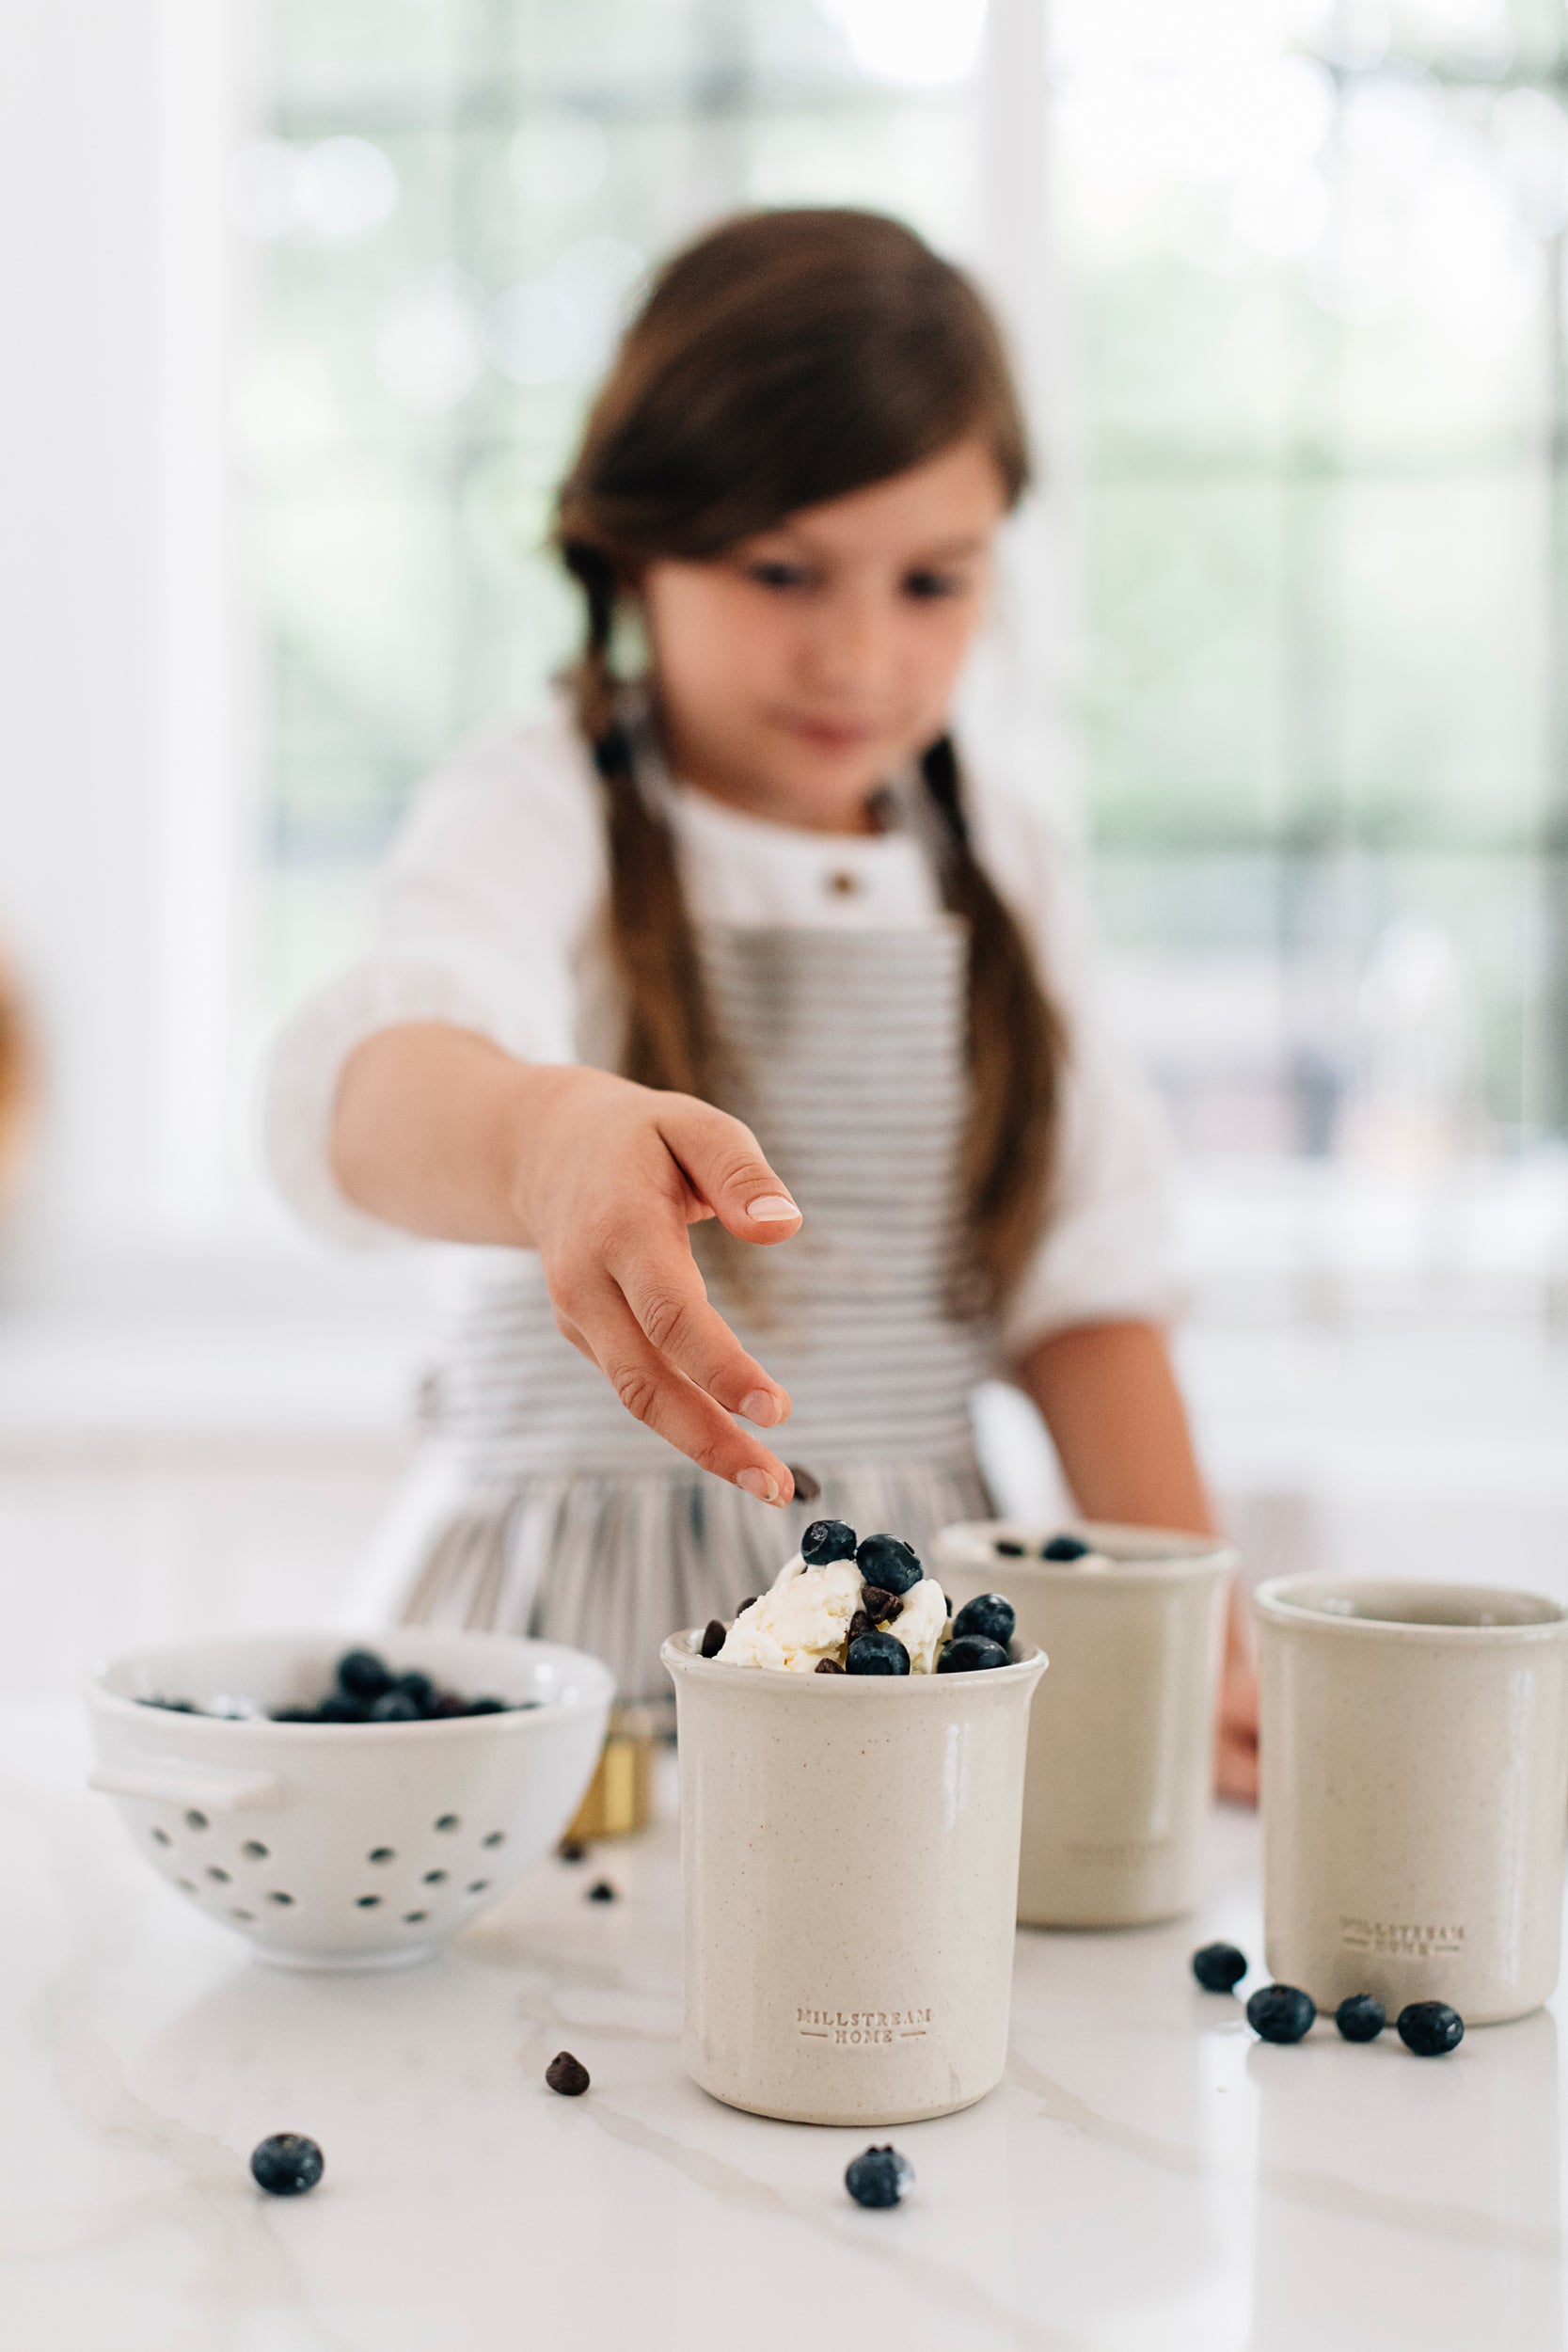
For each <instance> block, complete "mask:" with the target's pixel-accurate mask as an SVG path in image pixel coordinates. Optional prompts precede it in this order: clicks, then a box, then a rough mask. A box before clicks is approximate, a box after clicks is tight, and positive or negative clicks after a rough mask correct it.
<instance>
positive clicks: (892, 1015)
mask: <svg viewBox="0 0 1568 2352" xmlns="http://www.w3.org/2000/svg"><path fill="white" fill-rule="evenodd" d="M1028 465H1029V461H1028V453H1027V449H1026V443H1025V434H1024V428H1023V424H1022V418H1021V415H1020V410H1019V405H1018V400H1017V397H1016V394H1015V391H1014V389H1013V387H1012V384H1011V382H1010V381H1009V377H1008V372H1007V367H1006V359H1005V358H1004V355H1003V352H1002V348H1001V344H1000V342H999V339H998V336H997V333H996V329H995V327H994V326H993V324H992V322H991V320H990V316H989V314H988V312H987V311H986V310H985V308H984V306H983V304H982V303H981V301H980V299H979V297H978V295H977V294H975V292H974V288H973V287H972V286H971V284H970V283H969V281H968V280H967V279H966V278H964V277H963V276H962V275H961V274H960V273H959V272H958V271H957V270H956V269H954V268H952V267H951V266H950V265H949V264H947V263H946V262H942V261H941V260H939V259H938V257H937V256H936V255H935V254H933V253H932V252H931V251H930V250H929V249H928V248H927V246H925V245H923V244H922V243H921V242H920V240H919V239H918V238H917V237H915V236H914V235H912V234H911V232H910V231H909V230H906V229H904V228H901V227H899V226H898V225H896V224H895V222H893V221H891V220H886V219H882V218H879V217H877V216H876V215H869V214H863V213H855V212H847V211H800V212H777V213H767V214H759V215H750V216H747V217H743V218H740V219H737V220H735V221H732V222H730V223H729V224H728V225H726V226H724V227H722V228H721V229H719V230H715V231H714V232H712V233H711V234H709V235H707V236H705V237H704V238H702V239H701V240H700V241H699V242H698V243H697V244H695V245H694V246H691V247H690V248H689V250H687V251H686V252H684V253H682V254H680V255H678V256H677V257H676V259H675V260H673V262H670V263H669V264H668V265H667V266H666V268H665V269H664V270H663V271H662V272H661V273H660V275H659V277H658V278H657V281H656V283H655V285H654V287H653V290H652V292H651V294H649V296H648V298H647V301H646V303H645V304H644V306H643V309H642V310H641V315H640V316H639V317H638V318H637V319H636V320H635V322H634V323H633V325H632V326H631V327H630V328H629V329H628V331H627V333H626V337H625V340H624V342H623V343H622V346H621V349H620V352H619V355H618V357H617V358H616V361H615V364H614V366H613V368H612V370H611V372H610V377H609V380H608V382H607V383H606V384H605V386H604V388H603V389H602V390H601V392H600V394H599V397H598V399H597V401H596V403H595V405H594V409H593V411H592V414H591V415H590V418H589V421H588V425H587V430H586V433H585V435H584V437H583V442H582V446H581V449H580V451H579V453H578V458H577V462H576V463H575V465H574V466H573V468H572V470H571V472H570V474H569V475H568V476H567V479H566V481H565V483H564V485H563V486H562V490H561V494H560V500H559V504H558V509H557V517H556V540H557V545H558V547H559V549H560V552H561V554H562V558H563V559H564V562H565V564H566V565H567V567H568V569H569V570H570V572H571V574H572V576H573V578H574V579H575V580H576V581H577V583H578V587H579V588H580V590H581V592H582V595H583V598H584V603H585V607H586V620H587V629H586V640H585V644H584V649H583V653H582V657H581V660H579V662H578V666H577V668H576V670H575V672H574V673H573V675H572V677H571V679H570V684H569V691H568V692H567V693H566V694H565V696H564V697H563V699H562V702H561V704H560V706H559V707H557V708H556V710H555V711H554V712H553V713H552V715H551V716H550V717H548V718H547V719H546V720H545V721H543V722H542V723H539V724H537V725H534V726H531V727H527V728H509V729H503V730H502V731H500V732H499V733H498V734H495V735H492V736H491V737H489V738H488V739H484V740H482V741H480V742H478V743H476V744H474V745H472V746H470V747H469V748H468V749H467V750H466V751H464V752H462V753H460V754H459V755H457V757H456V758H455V759H454V760H453V761H452V762H451V765H450V766H449V767H448V768H447V769H446V770H445V771H442V772H441V773H440V774H439V775H437V777H436V779H435V781H434V782H433V783H432V784H431V785H429V786H428V787H427V788H426V789H425V791H424V793H423V795H422V796H421V798H420V800H419V801H418V803H416V805H415V808H414V812H413V814H412V816H411V818H410V819H409V821H408V823H407V825H406V826H405V828H404V834H403V835H402V838H401V840H400V842H399V844H398V846H397V848H396V850H395V851H394V853H393V857H392V861H391V866H390V871H389V874H388V880H387V883H386V888H385V893H384V898H383V903H382V914H381V923H380V932H379V938H378V941H377V944H376V946H375V948H374V950H373V952H372V954H371V956H370V957H369V958H368V959H367V960H366V961H364V962H363V963H362V964H360V965H359V966H358V967H357V968H356V970H354V971H352V972H351V973H349V974H348V975H347V976H346V977H342V978H341V979H340V980H338V981H337V982H336V983H335V984H333V985H332V986H329V987H327V988H326V989H325V990H323V991H322V992H321V993H319V994H318V995H317V996H315V997H314V998H313V999H312V1000H311V1002H310V1003H309V1004H308V1005H307V1006H306V1007H305V1009H304V1010H303V1011H302V1012H301V1013H300V1014H299V1015H298V1016H297V1017H296V1019H295V1020H294V1022H293V1025H292V1026H291V1027H290V1029H289V1030H288V1031H287V1032H286V1033H285V1036H284V1038H283V1040H282V1041H281V1043H280V1045H279V1047H278V1050H277V1058H276V1063H275V1066H274V1071H273V1075H272V1085H271V1091H270V1100H269V1108H268V1138H269V1151H270V1156H271V1161H272V1165H273V1168H274V1170H275V1172H276V1175H277V1181H278V1182H279V1184H281V1186H282V1188H283V1190H284V1192H285V1193H286V1194H287V1195H288V1197H289V1198H290V1200H292V1201H293V1204H294V1206H295V1207H296V1209H297V1210H298V1211H299V1212H300V1214H301V1215H302V1216H305V1217H306V1218H307V1219H308V1220H309V1221H310V1222H312V1223H313V1224H314V1225H316V1226H317V1227H318V1228H319V1229H321V1230H323V1231H325V1232H328V1233H334V1234H338V1235H341V1237H342V1238H344V1239H345V1240H372V1239H376V1238H385V1237H386V1236H387V1235H388V1230H389V1229H393V1228H398V1229H402V1230H403V1231H404V1232H411V1233H417V1234H424V1235H428V1236H434V1237H436V1238H438V1239H440V1240H443V1241H447V1242H454V1243H462V1244H465V1245H467V1247H466V1248H464V1249H463V1250H462V1251H461V1252H460V1253H453V1254H454V1258H455V1261H456V1263H455V1271H454V1279H453V1281H452V1283H451V1291H450V1295H449V1298H448V1302H447V1318H446V1331H445V1342H444V1349H443V1354H442V1359H441V1364H440V1371H439V1375H438V1382H437V1390H438V1421H439V1428H438V1433H437V1435H436V1438H435V1439H434V1440H433V1444H432V1448H431V1452H430V1457H429V1461H428V1463H427V1467H426V1470H425V1472H424V1474H423V1475H422V1477H421V1479H420V1482H419V1485H418V1488H417V1491H416V1493H415V1495H414V1496H413V1497H412V1498H410V1499H409V1501H408V1502H407V1503H406V1505H405V1507H404V1510H403V1512H402V1514H401V1515H400V1518H399V1522H398V1533H397V1536H396V1540H395V1543H394V1548H393V1549H394V1555H395V1556H394V1560H393V1565H392V1569H391V1575H392V1583H393V1587H394V1589H393V1591H392V1593H391V1596H390V1597H391V1606H392V1611H393V1613H395V1614H396V1615H398V1616H401V1617H403V1618H404V1619H417V1620H422V1621H433V1622H441V1623H451V1624H467V1625H494V1626H499V1627H504V1628H510V1629H516V1630H519V1631H520V1630H523V1629H527V1628H531V1629H534V1630H535V1631H537V1632H540V1633H543V1634H546V1635H548V1636H551V1637H554V1638H556V1639H559V1640H562V1641H566V1642H571V1643H576V1644H578V1645H582V1646H584V1647H586V1648H589V1649H592V1650H595V1651H597V1652H598V1653H600V1654H601V1655H602V1656H603V1657H605V1658H606V1659H608V1660H609V1661H610V1664H611V1665H612V1667H613V1668H614V1671H615V1673H616V1676H617V1678H618V1681H619V1684H620V1689H621V1693H622V1696H623V1698H624V1699H626V1700H632V1701H647V1702H650V1703H652V1702H655V1701H657V1700H659V1699H660V1698H661V1697H662V1696H663V1692H662V1676H661V1672H660V1668H659V1665H658V1655H657V1653H658V1645H659V1642H660V1640H661V1639H662V1638H663V1636H664V1635H665V1634H666V1633H667V1632H668V1631H669V1630H670V1629H672V1628H673V1627H675V1626H679V1625H692V1624H702V1623H704V1622H705V1620H706V1619H708V1618H709V1617H713V1616H722V1617H728V1616H730V1615H732V1614H733V1613H734V1611H735V1609H736V1604H737V1603H738V1602H739V1601H741V1600H743V1599H744V1598H745V1597H747V1596H748V1595H749V1594H752V1593H754V1592H756V1591H757V1590H758V1589H759V1588H760V1587H761V1586H762V1584H763V1583H764V1582H765V1581H768V1580H769V1579H770V1578H771V1576H772V1575H773V1573H774V1571H775V1570H776V1568H777V1565H778V1563H779V1562H780V1560H782V1559H783V1558H784V1555H785V1553H786V1552H787V1551H788V1550H789V1549H791V1546H792V1544H793V1543H794V1541H795V1540H796V1539H797V1537H798V1534H799V1531H800V1525H802V1524H803V1523H804V1520H805V1518H807V1517H819V1516H822V1515H824V1514H831V1515H832V1516H834V1517H840V1518H847V1519H848V1520H849V1522H850V1523H851V1524H852V1525H854V1526H857V1527H860V1528H863V1529H864V1528H887V1529H891V1530H893V1531H894V1532H895V1533H896V1534H899V1535H902V1536H904V1537H906V1538H907V1539H909V1540H910V1541H911V1542H912V1543H913V1544H914V1545H915V1546H916V1548H917V1549H919V1548H921V1547H923V1546H924V1545H925V1544H926V1543H927V1541H928V1540H929V1539H930V1537H931V1536H932V1535H933V1534H935V1532H936V1530H937V1529H938V1528H939V1527H941V1526H942V1524H943V1522H944V1521H947V1520H952V1519H959V1518H974V1517H977V1516H985V1515H986V1514H987V1512H988V1509H989V1507H990V1506H989V1502H988V1497H987V1494H986V1489H985V1486H984V1482H983V1480H982V1478H981V1475H980V1471H979V1469H978V1466H977V1463H976V1461H975V1456H974V1440H973V1436H972V1431H971V1421H970V1397H971V1392H972V1391H973V1389H974V1384H975V1383H976V1381H978V1380H979V1379H981V1378H982V1377H984V1376H985V1375H988V1374H991V1373H997V1372H1002V1373H1005V1374H1006V1375H1009V1376H1010V1377H1012V1378H1013V1379H1015V1380H1017V1381H1018V1382H1019V1383H1020V1384H1021V1385H1022V1387H1023V1388H1024V1389H1026V1390H1027V1391H1028V1392H1029V1393H1030V1394H1031V1395H1032V1396H1033V1397H1034V1398H1035V1399H1036V1400H1037V1403H1038V1405H1039V1406H1040V1409H1041V1411H1042V1412H1043V1414H1044V1416H1045V1419H1046V1422H1047V1423H1048V1425H1049V1427H1050V1430H1051V1434H1052V1437H1053V1440H1054V1442H1055V1446H1056V1450H1057V1453H1058V1455H1059V1457H1060V1459H1061V1462H1062V1465H1063V1469H1064V1471H1065V1474H1066V1476H1067V1478H1068V1480H1069V1484H1070V1486H1071V1487H1072V1490H1073V1492H1074V1494H1075V1496H1076V1498H1077V1501H1078V1503H1079V1505H1080V1507H1081V1508H1082V1509H1083V1510H1084V1511H1085V1513H1086V1514H1089V1515H1091V1516H1095V1517H1099V1518H1114V1519H1123V1520H1134V1521H1143V1522H1146V1523H1164V1524H1166V1525H1172V1526H1178V1527H1183V1528H1193V1529H1203V1528H1206V1527H1208V1525H1209V1524H1210V1519H1209V1507H1208V1504H1207V1502H1206V1500H1205V1496H1204V1493H1203V1489H1202V1486H1201V1483H1200V1481H1199V1478H1198V1475H1197V1471H1196V1466H1195V1463H1194V1459H1193V1454H1192V1450H1191V1446H1190V1444H1189V1441H1188V1437H1187V1430H1186V1424H1185V1420H1184V1417H1183V1413H1182V1408H1181V1405H1180V1397H1179V1394H1178V1391H1177V1388H1176V1384H1175V1381H1174V1378H1173V1375H1172V1372H1171V1368H1170V1363H1169V1359H1168V1356H1167V1352H1166V1345H1165V1341H1164V1335H1163V1331H1162V1328H1161V1321H1162V1318H1163V1316H1164V1313H1165V1311H1166V1306H1167V1299H1168V1290H1167V1279H1166V1275H1165V1272H1164V1265H1163V1262H1162V1255H1161V1204H1160V1166H1159V1151H1158V1146H1157V1142H1156V1140H1155V1137H1154V1133H1153V1129H1152V1127H1151V1123H1150V1120H1149V1119H1148V1113H1147V1111H1146V1107H1145V1104H1144V1102H1143V1099H1142V1097H1141V1096H1140V1094H1139V1093H1138V1091H1137V1090H1136V1089H1135V1088H1134V1086H1133V1085H1132V1083H1131V1081H1130V1079H1129V1078H1128V1076H1127V1075H1126V1074H1125V1073H1123V1072H1122V1070H1121V1069H1120V1068H1119V1066H1118V1064H1117V1060H1116V1058H1115V1057H1114V1055H1113V1053H1112V1051H1111V1050H1110V1048H1109V1046H1108V1044H1107V1042H1106V1040H1105V1038H1104V1036H1103V1035H1102V1033H1101V1027H1100V1024H1099V1019H1098V1015H1097V1011H1096V1008H1095V1006H1094V1004H1093V1001H1092V996H1091V993H1090V989H1089V981H1088V973H1087V970H1086V946H1085V939H1084V936H1083V931H1082V928H1081V919H1080V915H1079V913H1078V910H1077V908H1076V906H1075V905H1074V903H1073V901H1072V897H1071V894H1070V892H1069V886H1068V880H1067V876H1066V874H1065V873H1064V870H1063V860H1062V856H1061V853H1060V851H1059V850H1058V849H1057V847H1056V845H1055V843H1054V842H1053V838H1052V835H1051V834H1050V832H1049V830H1048V828H1047V827H1046V825H1045V824H1044V823H1043V822H1042V821H1041V819H1040V818H1038V817H1037V816H1036V815H1035V814H1033V813H1032V812H1031V811H1030V810H1028V809H1027V808H1025V807H1024V806H1022V805H1020V804H1015V803H1012V802H1010V801H1008V800H1007V799H1006V798H1004V797H1003V796H1002V795H1000V794H998V793H995V792H992V791H989V790H987V789H985V788H984V787H982V786H981V785H980V784H979V783H978V782H975V781H972V780H971V779H970V778H969V777H968V776H967V775H966V774H965V773H964V772H963V771H962V770H961V769H960V765H959V762H958V755H957V753H956V751H955V748H954V745H953V742H952V739H951V737H950V736H949V734H948V731H947V728H948V711H949V707H950V705H951V702H952V699H953V695H954V691H955V689H956V687H957V684H958V675H959V672H960V669H961V667H962V664H963V660H964V657H965V654H966V653H967V651H968V649H969V647H970V645H971V644H972V642H973V640H974V634H975V631H976V629H977V628H978V626H979V624H980V621H981V618H982V615H983V612H984V610H985V605H986V598H987V594H988V590H989V587H990V568H991V555H992V543H993V541H994V538H995V535H996V532H997V527H998V525H999V523H1000V522H1001V520H1002V518H1003V516H1005V515H1006V513H1007V512H1008V511H1009V510H1010V509H1011V508H1012V507H1013V506H1014V505H1015V504H1016V503H1017V501H1018V500H1019V499H1020V497H1021V496H1022V492H1023V490H1024V487H1025V485H1026V483H1027V481H1028ZM632 626H635V628H636V629H637V630H638V632H639V634H640V637H641V644H642V645H643V647H644V648H645V653H644V656H643V659H642V662H641V675H637V676H635V677H625V678H623V677H622V676H621V675H619V671H620V669H622V668H625V667H626V666H627V665H626V664H625V663H620V664H619V665H618V663H617V655H618V653H619V652H620V650H621V647H622V644H623V643H624V640H625V638H626V636H627V635H628V634H629V633H630V628H631V627H632ZM705 1278H706V1279H705ZM785 1422H788V1423H789V1427H788V1431H787V1435H786V1434H785V1432H784V1423H785ZM743 1423H749V1424H750V1427H749V1428H748V1427H745V1426H743V1425H742V1424H743ZM753 1431H764V1432H769V1433H773V1437H774V1439H775V1440H776V1442H769V1441H768V1439H766V1438H763V1437H760V1436H756V1435H753V1434H752V1432H753ZM785 1456H787V1458H788V1460H789V1461H793V1462H795V1463H797V1464H803V1465H806V1466H808V1467H809V1468H810V1469H811V1470H812V1471H813V1472H815V1473H816V1474H817V1475H818V1476H819V1478H820V1480H821V1485H822V1490H823V1491H822V1495H821V1498H820V1501H819V1502H815V1503H814V1506H813V1508H812V1509H811V1511H810V1512H809V1513H808V1512H807V1511H806V1510H805V1508H804V1506H803V1504H802V1503H800V1502H795V1500H794V1481H793V1477H792V1473H791V1470H789V1469H788V1468H787V1467H786V1461H785ZM768 1504H771V1505H774V1506H776V1508H778V1509H780V1510H784V1511H787V1512H788V1513H789V1515H790V1525H789V1526H788V1527H787V1528H782V1527H781V1526H780V1525H779V1524H778V1521H777V1519H776V1518H774V1517H773V1515H772V1513H771V1512H770V1511H769V1510H768V1509H767V1508H766V1507H764V1506H766V1505H768ZM1254 1725H1255V1718H1254V1715H1253V1712H1252V1699H1251V1692H1250V1686H1249V1682H1248V1677H1247V1676H1246V1672H1245V1667H1244V1664H1243V1660H1242V1655H1241V1652H1240V1649H1239V1647H1238V1646H1237V1645H1235V1644H1234V1643H1233V1645H1232V1658H1231V1664H1230V1668H1229V1670H1228V1672H1227V1699H1226V1707H1225V1710H1224V1717H1223V1724H1222V1740H1221V1785H1222V1786H1223V1787H1226V1788H1229V1789H1230V1790H1232V1791H1233V1792H1235V1793H1247V1792H1248V1791H1249V1790H1250V1788H1251V1785H1252V1776H1253V1772H1254V1768H1255V1736H1254Z"/></svg>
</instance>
